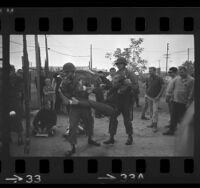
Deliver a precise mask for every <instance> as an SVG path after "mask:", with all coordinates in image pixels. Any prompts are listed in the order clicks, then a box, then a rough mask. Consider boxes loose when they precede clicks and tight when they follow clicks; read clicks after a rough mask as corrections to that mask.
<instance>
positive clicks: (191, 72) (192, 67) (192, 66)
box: [182, 61, 194, 75]
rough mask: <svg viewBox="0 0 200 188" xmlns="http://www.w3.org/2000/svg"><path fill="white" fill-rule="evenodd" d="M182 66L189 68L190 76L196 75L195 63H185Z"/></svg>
mask: <svg viewBox="0 0 200 188" xmlns="http://www.w3.org/2000/svg"><path fill="white" fill-rule="evenodd" d="M182 66H184V67H186V68H187V71H188V73H189V74H190V75H193V74H194V62H192V61H185V62H184V63H183V64H182Z"/></svg>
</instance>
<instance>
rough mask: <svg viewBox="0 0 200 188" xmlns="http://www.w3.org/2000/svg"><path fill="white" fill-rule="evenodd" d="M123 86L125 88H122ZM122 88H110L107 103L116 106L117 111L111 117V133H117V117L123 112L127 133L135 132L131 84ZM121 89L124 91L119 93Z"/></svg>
mask: <svg viewBox="0 0 200 188" xmlns="http://www.w3.org/2000/svg"><path fill="white" fill-rule="evenodd" d="M122 87H123V88H122ZM122 87H121V88H114V87H113V88H112V89H110V90H109V92H108V95H107V100H106V103H107V104H109V105H111V106H112V107H114V108H115V113H114V114H113V115H112V116H111V117H110V122H109V133H110V135H115V134H116V132H117V125H118V120H117V117H118V116H119V115H120V114H121V113H122V116H123V120H124V126H125V129H126V134H127V135H132V134H133V128H132V122H131V121H132V120H131V118H132V114H131V113H132V111H131V109H130V101H131V86H130V85H129V86H127V87H124V85H122ZM120 89H121V91H122V92H120V93H119V90H120Z"/></svg>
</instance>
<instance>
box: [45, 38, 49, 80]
mask: <svg viewBox="0 0 200 188" xmlns="http://www.w3.org/2000/svg"><path fill="white" fill-rule="evenodd" d="M45 49H46V59H45V76H47V77H48V76H49V54H48V44H47V36H46V35H45Z"/></svg>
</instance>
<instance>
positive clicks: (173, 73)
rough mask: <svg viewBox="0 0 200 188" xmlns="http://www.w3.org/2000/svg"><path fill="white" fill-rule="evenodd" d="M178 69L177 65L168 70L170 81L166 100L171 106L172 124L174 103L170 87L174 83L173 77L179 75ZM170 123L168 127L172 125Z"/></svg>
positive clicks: (169, 106)
mask: <svg viewBox="0 0 200 188" xmlns="http://www.w3.org/2000/svg"><path fill="white" fill-rule="evenodd" d="M177 73H178V69H177V68H176V67H171V68H170V69H169V71H168V74H169V76H170V78H171V79H170V81H169V82H168V85H167V89H166V102H167V104H168V108H169V114H170V121H169V122H170V124H171V114H172V107H173V106H172V104H173V97H172V96H171V94H170V92H169V88H170V87H171V84H172V83H173V79H174V78H175V77H176V76H177ZM170 124H169V125H168V126H166V127H168V128H169V127H170Z"/></svg>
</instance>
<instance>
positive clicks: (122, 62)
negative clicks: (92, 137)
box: [104, 57, 137, 145]
mask: <svg viewBox="0 0 200 188" xmlns="http://www.w3.org/2000/svg"><path fill="white" fill-rule="evenodd" d="M115 65H116V66H117V68H118V71H117V72H116V75H122V76H123V77H124V83H126V84H127V85H130V87H131V92H129V95H126V96H124V97H123V96H122V97H121V98H122V99H121V100H120V105H119V106H120V108H119V112H118V113H117V114H114V116H113V117H112V118H111V119H110V123H109V133H110V138H109V140H107V141H105V142H104V144H113V143H114V135H115V134H116V132H117V125H118V121H117V117H118V116H119V114H120V113H122V115H123V119H124V125H125V128H126V133H127V135H128V139H127V141H126V143H125V144H126V145H131V144H132V143H133V138H132V134H133V130H132V120H133V100H134V93H135V91H136V89H137V81H136V79H135V75H134V73H133V72H131V71H129V70H128V69H127V68H126V65H127V61H126V59H125V58H123V57H119V58H118V59H117V60H116V61H115Z"/></svg>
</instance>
